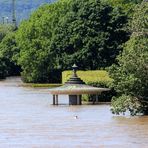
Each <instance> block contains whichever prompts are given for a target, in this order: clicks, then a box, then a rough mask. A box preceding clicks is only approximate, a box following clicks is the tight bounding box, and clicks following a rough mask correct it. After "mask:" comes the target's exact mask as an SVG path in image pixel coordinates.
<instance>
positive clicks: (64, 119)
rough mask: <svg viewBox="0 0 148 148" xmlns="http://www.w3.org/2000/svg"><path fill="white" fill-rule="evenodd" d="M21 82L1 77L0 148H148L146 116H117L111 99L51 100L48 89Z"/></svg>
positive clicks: (64, 98) (64, 97)
mask: <svg viewBox="0 0 148 148" xmlns="http://www.w3.org/2000/svg"><path fill="white" fill-rule="evenodd" d="M21 83H22V82H21V80H20V78H17V77H15V78H8V79H6V80H4V81H0V148H7V147H8V148H87V147H88V148H120V147H121V148H122V147H123V148H128V147H129V148H148V117H147V116H136V117H130V116H129V115H126V116H115V115H112V114H111V112H110V106H109V105H82V106H68V105H59V106H52V105H51V103H52V97H51V95H50V94H49V92H48V89H43V88H42V89H39V88H28V87H21V86H20V84H21ZM60 103H61V104H66V103H68V99H67V96H62V97H61V98H60ZM74 116H78V119H75V118H74Z"/></svg>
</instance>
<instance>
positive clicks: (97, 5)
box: [51, 0, 127, 70]
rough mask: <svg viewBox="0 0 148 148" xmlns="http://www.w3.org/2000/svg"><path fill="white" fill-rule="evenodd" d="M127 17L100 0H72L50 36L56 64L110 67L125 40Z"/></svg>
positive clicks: (95, 67) (60, 65)
mask: <svg viewBox="0 0 148 148" xmlns="http://www.w3.org/2000/svg"><path fill="white" fill-rule="evenodd" d="M126 22H127V16H126V15H125V14H124V13H123V12H122V11H121V10H120V9H113V8H112V7H111V6H109V5H107V4H104V3H101V2H100V0H96V1H94V0H75V1H72V2H71V5H70V8H69V12H67V13H66V15H65V16H64V17H63V19H61V20H60V22H59V24H58V27H57V28H56V30H55V35H54V37H53V39H52V43H51V50H52V51H53V53H55V54H54V57H55V61H56V66H57V67H60V68H62V69H68V68H70V67H71V65H72V64H73V63H77V64H78V65H79V66H80V67H81V68H83V69H93V70H94V69H98V68H100V67H106V66H110V65H111V64H112V63H113V62H114V59H115V57H116V56H117V55H118V53H119V51H120V50H121V46H120V45H121V44H122V43H124V42H125V41H126V40H127V33H126V31H124V30H123V27H124V25H125V24H126Z"/></svg>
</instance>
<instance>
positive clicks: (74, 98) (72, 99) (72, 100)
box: [53, 95, 82, 105]
mask: <svg viewBox="0 0 148 148" xmlns="http://www.w3.org/2000/svg"><path fill="white" fill-rule="evenodd" d="M53 105H59V101H58V95H53ZM69 105H82V95H69Z"/></svg>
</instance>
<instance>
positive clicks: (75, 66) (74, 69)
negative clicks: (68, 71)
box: [72, 64, 78, 77]
mask: <svg viewBox="0 0 148 148" xmlns="http://www.w3.org/2000/svg"><path fill="white" fill-rule="evenodd" d="M72 68H73V77H77V69H78V66H77V65H76V64H74V65H73V66H72Z"/></svg>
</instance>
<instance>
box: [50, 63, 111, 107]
mask: <svg viewBox="0 0 148 148" xmlns="http://www.w3.org/2000/svg"><path fill="white" fill-rule="evenodd" d="M72 68H73V74H72V76H71V78H70V79H69V80H68V81H67V82H66V83H65V84H64V85H63V86H60V87H56V88H53V89H50V93H51V94H52V95H53V105H58V95H68V96H69V105H81V104H82V95H83V94H95V95H96V96H97V95H98V94H100V93H101V92H103V91H109V90H110V89H108V88H98V87H93V86H89V85H86V84H85V82H83V80H81V79H80V78H79V77H78V76H77V68H78V67H77V66H76V65H75V64H74V65H73V66H72ZM96 98H97V97H96Z"/></svg>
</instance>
